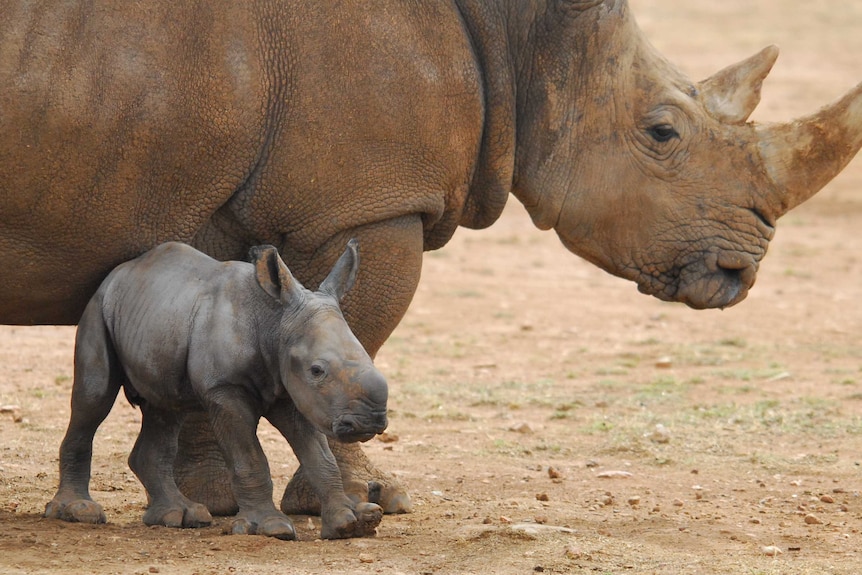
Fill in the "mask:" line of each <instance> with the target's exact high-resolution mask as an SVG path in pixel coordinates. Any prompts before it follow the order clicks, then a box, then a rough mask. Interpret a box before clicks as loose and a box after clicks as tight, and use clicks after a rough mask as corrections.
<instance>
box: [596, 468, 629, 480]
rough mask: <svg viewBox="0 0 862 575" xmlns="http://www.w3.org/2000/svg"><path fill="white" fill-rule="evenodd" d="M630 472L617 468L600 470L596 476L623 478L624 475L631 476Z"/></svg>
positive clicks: (601, 477) (600, 477)
mask: <svg viewBox="0 0 862 575" xmlns="http://www.w3.org/2000/svg"><path fill="white" fill-rule="evenodd" d="M631 476H632V473H631V472H630V471H618V470H610V471H602V472H601V473H598V474H597V475H596V477H598V478H599V479H625V478H626V477H631Z"/></svg>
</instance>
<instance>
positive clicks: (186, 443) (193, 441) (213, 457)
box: [174, 412, 239, 515]
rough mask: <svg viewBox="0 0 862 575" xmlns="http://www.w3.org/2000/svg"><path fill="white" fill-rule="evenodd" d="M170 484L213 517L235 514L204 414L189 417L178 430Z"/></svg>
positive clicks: (222, 464)
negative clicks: (172, 481)
mask: <svg viewBox="0 0 862 575" xmlns="http://www.w3.org/2000/svg"><path fill="white" fill-rule="evenodd" d="M174 480H175V481H176V484H177V487H179V489H180V491H181V492H182V494H183V495H185V496H186V497H188V498H189V499H191V500H192V501H197V502H198V503H202V504H204V505H205V506H206V507H207V509H209V512H210V513H211V514H213V515H235V514H236V513H237V511H239V506H238V505H237V502H236V498H234V496H233V491H232V489H231V482H230V473H229V472H228V469H227V464H226V463H225V460H224V456H223V455H222V452H221V449H220V448H219V446H218V443H216V440H215V435H214V434H213V431H212V427H211V426H210V424H209V420H208V419H207V415H206V413H204V412H194V413H191V414H189V415H188V416H187V417H186V418H185V421H184V422H183V425H182V427H181V428H180V434H179V437H178V439H177V457H176V460H175V462H174Z"/></svg>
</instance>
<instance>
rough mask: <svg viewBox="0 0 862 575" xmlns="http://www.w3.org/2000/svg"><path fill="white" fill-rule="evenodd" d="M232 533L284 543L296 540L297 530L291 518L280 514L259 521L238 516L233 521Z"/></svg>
mask: <svg viewBox="0 0 862 575" xmlns="http://www.w3.org/2000/svg"><path fill="white" fill-rule="evenodd" d="M230 533H231V534H233V535H263V536H265V537H275V538H276V539H281V540H283V541H292V540H294V539H296V529H295V528H294V527H293V522H292V521H291V520H290V518H289V517H287V516H286V515H281V514H280V513H279V514H277V515H269V516H267V517H263V518H262V519H260V520H259V521H253V520H252V519H251V518H249V517H242V516H238V517H236V518H235V519H234V520H233V521H231V524H230Z"/></svg>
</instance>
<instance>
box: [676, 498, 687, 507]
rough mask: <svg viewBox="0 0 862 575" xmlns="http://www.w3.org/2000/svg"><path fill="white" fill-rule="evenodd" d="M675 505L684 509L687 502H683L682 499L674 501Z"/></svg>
mask: <svg viewBox="0 0 862 575" xmlns="http://www.w3.org/2000/svg"><path fill="white" fill-rule="evenodd" d="M673 504H674V506H675V507H682V506H683V505H685V501H683V500H682V499H674V500H673Z"/></svg>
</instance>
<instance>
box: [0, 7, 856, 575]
mask: <svg viewBox="0 0 862 575" xmlns="http://www.w3.org/2000/svg"><path fill="white" fill-rule="evenodd" d="M631 4H632V5H633V9H634V11H635V13H636V14H637V15H638V18H639V21H640V22H641V25H642V26H643V27H644V29H645V30H646V31H647V33H648V35H649V36H650V38H651V39H652V40H653V42H654V43H655V44H656V46H657V47H658V48H659V49H660V50H662V51H663V52H664V53H665V54H666V55H668V57H670V58H671V59H672V60H673V61H675V62H676V63H677V64H679V65H680V66H681V67H682V68H683V69H684V70H685V71H686V72H688V73H689V74H690V75H691V76H693V77H695V78H700V77H705V76H707V75H708V74H710V73H711V72H713V71H715V70H716V69H718V68H720V67H722V66H724V65H726V64H728V63H730V62H732V61H735V60H737V59H741V58H743V57H745V56H747V55H749V54H751V53H753V52H754V51H756V50H758V49H760V48H761V47H763V46H764V45H766V44H769V43H772V42H775V43H778V44H780V46H781V47H782V50H783V52H782V57H781V58H780V59H779V62H778V65H777V66H776V69H775V70H774V72H773V74H772V76H771V77H770V79H769V80H768V81H767V82H766V85H765V87H764V101H763V103H762V105H761V106H762V109H761V110H760V111H759V112H758V113H757V115H756V118H758V119H760V120H771V119H786V118H788V117H790V116H791V115H799V114H803V113H808V112H811V111H813V110H814V109H816V108H817V107H819V106H820V105H822V104H825V103H827V102H829V101H831V100H832V99H834V98H836V97H837V96H839V95H840V94H841V93H843V92H844V91H845V90H847V89H849V88H850V87H852V86H853V85H854V84H855V83H856V82H858V81H860V80H862V65H860V59H859V58H860V54H862V3H859V2H855V3H837V4H836V3H831V2H828V3H827V2H825V1H812V2H805V3H799V2H791V1H790V0H762V1H757V2H745V1H743V0H720V1H719V0H713V1H699V2H684V3H683V2H676V1H674V0H632V1H631ZM860 225H862V158H858V159H857V160H856V161H855V162H854V163H853V164H851V166H850V167H849V168H848V169H847V170H846V171H845V173H844V174H843V175H842V176H840V177H839V178H838V179H837V180H836V181H835V182H834V183H833V184H831V185H830V186H829V187H828V188H827V189H825V190H824V191H823V192H822V193H821V194H820V195H819V196H818V197H817V198H815V199H814V200H812V201H811V202H809V203H808V204H806V205H804V206H802V207H801V208H799V209H797V210H795V211H794V212H792V213H791V214H789V215H787V216H786V217H785V218H783V219H782V220H781V222H780V223H779V226H778V232H777V237H776V239H775V241H774V242H773V244H772V246H771V247H770V253H769V255H768V256H767V257H766V259H765V260H764V262H763V264H762V266H761V271H760V276H759V279H758V282H757V286H756V287H755V288H754V290H753V291H752V292H751V294H750V295H749V297H748V299H747V300H746V301H745V302H743V303H742V304H741V305H739V306H736V307H734V308H732V309H728V310H725V311H702V312H697V311H692V310H690V309H687V308H685V307H683V306H680V305H674V304H667V303H662V302H659V301H657V300H655V299H652V298H648V297H646V296H643V295H640V294H638V293H637V291H636V289H635V286H634V284H631V283H629V282H626V281H623V280H620V279H617V278H613V277H611V276H609V275H607V274H606V273H604V272H602V271H601V270H599V269H597V268H595V267H593V266H591V265H590V264H587V263H586V262H584V261H582V260H580V259H578V258H577V257H575V256H573V255H571V254H569V253H568V252H566V251H565V250H564V248H563V247H562V246H561V245H560V244H559V242H558V240H557V239H556V237H555V236H554V235H553V234H552V233H542V232H539V231H537V230H536V229H534V228H533V227H532V225H531V223H530V221H529V218H528V217H527V216H526V214H525V213H524V212H523V210H522V209H521V207H520V206H519V205H517V203H516V202H514V200H513V202H512V203H511V204H510V206H509V207H508V208H507V210H506V213H505V214H504V216H503V217H502V219H501V220H500V221H499V222H498V223H496V224H495V225H494V226H492V227H491V228H490V229H488V230H484V231H476V232H473V231H468V230H462V231H459V233H458V234H456V237H455V239H454V240H453V241H452V242H451V243H450V244H449V245H448V246H447V247H445V248H444V249H442V250H440V251H438V252H434V253H429V254H427V257H426V259H425V268H424V275H423V279H422V282H421V285H420V286H419V290H418V293H417V294H416V298H415V301H414V304H413V306H412V308H411V310H410V312H409V313H408V315H407V316H406V317H405V319H404V321H403V322H402V324H401V326H400V327H399V328H398V330H397V331H396V332H395V334H394V335H393V336H392V338H391V340H390V341H389V342H388V343H387V344H386V346H385V347H384V348H383V350H382V351H381V353H380V355H379V356H378V361H377V363H378V365H379V367H380V368H381V369H382V370H383V371H384V372H385V373H386V375H387V377H388V378H389V381H390V384H391V395H390V396H391V404H390V405H391V425H390V429H389V434H388V441H381V440H379V439H375V440H372V441H370V442H369V443H368V444H366V446H367V452H368V453H369V454H370V456H371V457H372V459H373V460H374V461H375V462H376V463H378V464H379V465H380V466H382V467H383V468H385V469H388V470H391V471H393V472H394V473H396V474H397V475H398V476H399V477H400V478H401V480H402V481H403V482H404V484H405V485H406V486H407V487H408V489H409V491H410V493H411V494H412V497H413V501H414V505H415V510H414V512H413V513H411V514H408V515H400V516H387V517H385V518H384V521H383V523H382V524H381V526H380V528H379V530H378V535H377V537H375V538H369V539H361V540H351V541H324V542H322V541H319V540H317V539H316V537H317V533H318V529H319V522H318V521H317V519H316V518H306V517H296V524H297V526H298V531H299V536H300V541H296V542H282V541H277V540H272V539H267V538H263V537H256V536H227V535H223V534H222V529H223V527H224V525H225V524H226V522H227V520H226V519H219V520H217V522H216V524H215V525H214V526H212V527H210V528H206V529H199V530H168V529H166V528H148V527H145V526H144V525H143V524H142V523H141V515H142V513H143V505H144V503H145V496H144V492H143V489H142V488H141V486H140V485H139V483H138V482H137V480H136V479H135V477H134V476H133V475H132V473H131V472H130V471H129V469H128V466H127V464H126V457H127V455H128V453H129V450H130V449H131V446H132V443H133V441H134V438H135V436H136V433H137V430H138V426H139V417H140V415H139V412H138V411H136V410H135V409H133V408H131V407H130V406H129V405H128V404H127V403H125V402H124V401H123V400H120V401H118V402H117V405H116V406H115V409H114V411H113V412H112V414H111V416H110V417H109V419H108V420H107V421H106V422H105V424H103V426H102V428H101V429H100V431H99V434H98V435H97V437H96V453H95V460H94V466H93V482H92V492H93V495H94V497H95V498H96V499H97V500H99V501H100V502H101V503H102V504H103V505H104V506H105V508H106V512H107V514H108V520H109V523H108V524H107V525H100V526H89V525H75V524H65V523H61V522H58V521H52V520H45V519H42V518H41V517H40V514H41V512H42V511H43V510H44V506H45V503H46V502H48V501H49V500H50V499H51V497H52V495H53V493H54V490H55V488H56V485H57V480H58V472H57V450H58V447H59V444H60V440H61V439H62V436H63V433H64V431H65V427H66V424H67V421H68V416H69V406H68V403H69V389H70V384H71V378H70V376H71V373H72V348H73V338H74V330H73V329H72V328H68V327H39V328H24V327H2V328H0V405H2V406H17V409H16V410H14V412H8V411H7V412H6V413H0V436H2V442H0V573H3V574H9V575H11V574H19V573H60V572H63V573H92V574H95V575H108V574H113V573H123V574H138V573H142V574H146V573H171V574H173V573H178V574H193V573H199V574H201V575H204V574H223V573H236V574H269V573H405V574H414V573H416V574H431V573H441V574H448V573H477V574H478V573H482V574H486V573H502V574H510V573H511V574H515V573H530V572H545V573H590V572H596V573H604V574H624V573H656V574H678V573H686V574H709V573H734V574H736V573H741V574H779V573H782V574H785V573H786V574H790V573H792V574H799V575H802V574H847V575H857V574H858V573H860V572H862V551H860V548H862V534H861V533H860V530H862V498H860V491H862V341H860V337H862V308H860V306H859V304H858V302H859V301H860V300H862V259H860V257H862V256H860V254H862V234H860ZM260 436H261V439H262V443H263V445H264V448H265V449H266V451H267V453H268V455H269V457H270V462H271V466H272V470H273V474H274V480H275V482H276V489H277V490H278V491H279V493H277V496H279V495H280V490H281V489H283V487H284V485H285V484H286V483H287V481H288V479H289V477H290V475H291V473H292V471H293V469H294V468H295V465H296V463H295V460H294V458H293V456H292V454H291V453H290V451H289V449H288V448H287V446H286V444H285V443H284V442H283V441H282V440H281V438H280V436H279V435H278V434H277V432H275V431H274V430H273V429H272V428H271V427H268V426H267V425H266V424H262V426H261V429H260Z"/></svg>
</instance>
